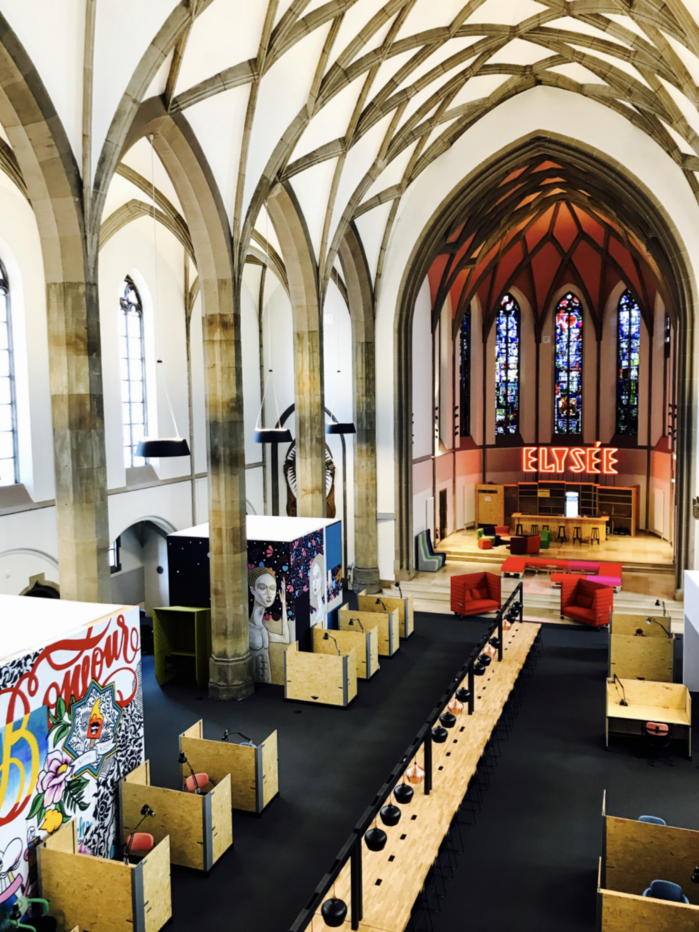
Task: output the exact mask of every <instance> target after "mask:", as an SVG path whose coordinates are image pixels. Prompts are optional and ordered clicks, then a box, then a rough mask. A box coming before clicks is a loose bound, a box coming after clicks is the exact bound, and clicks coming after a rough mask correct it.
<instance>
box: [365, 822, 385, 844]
mask: <svg viewBox="0 0 699 932" xmlns="http://www.w3.org/2000/svg"><path fill="white" fill-rule="evenodd" d="M364 841H365V842H366V846H367V848H368V849H369V851H383V849H384V848H385V847H386V842H387V841H388V835H387V834H386V832H384V830H383V829H382V828H379V827H378V826H377V825H376V824H374V827H373V828H370V829H369V831H368V832H367V833H366V834H365V835H364Z"/></svg>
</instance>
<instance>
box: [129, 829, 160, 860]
mask: <svg viewBox="0 0 699 932" xmlns="http://www.w3.org/2000/svg"><path fill="white" fill-rule="evenodd" d="M153 848H155V838H153V836H152V835H151V834H150V832H132V833H131V834H130V835H129V836H128V838H127V839H126V850H127V851H128V853H129V858H138V859H139V860H140V859H141V858H145V856H146V855H147V854H150V853H151V851H152V850H153Z"/></svg>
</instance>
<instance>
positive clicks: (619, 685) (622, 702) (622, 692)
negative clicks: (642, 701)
mask: <svg viewBox="0 0 699 932" xmlns="http://www.w3.org/2000/svg"><path fill="white" fill-rule="evenodd" d="M615 680H616V682H617V684H618V687H619V689H620V690H621V702H620V703H619V705H623V706H627V705H628V704H629V703H628V702H627V699H626V690H625V689H624V687H623V684H622V682H621V680H620V679H619V677H618V676H617V675H616V673H615V674H614V676H613V678H612V683H613V682H614V681H615Z"/></svg>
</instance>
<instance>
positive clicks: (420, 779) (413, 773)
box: [405, 763, 425, 786]
mask: <svg viewBox="0 0 699 932" xmlns="http://www.w3.org/2000/svg"><path fill="white" fill-rule="evenodd" d="M405 779H406V780H407V781H408V783H412V784H413V786H420V784H421V783H424V782H425V771H424V770H423V769H422V767H421V766H420V765H419V764H418V763H414V764H411V765H410V767H408V769H407V770H406V771H405Z"/></svg>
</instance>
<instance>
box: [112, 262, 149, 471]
mask: <svg viewBox="0 0 699 932" xmlns="http://www.w3.org/2000/svg"><path fill="white" fill-rule="evenodd" d="M119 305H120V307H121V313H120V315H119V357H120V358H119V365H120V367H121V408H122V426H123V430H124V465H125V466H126V468H127V469H128V468H129V467H131V466H143V465H144V464H145V463H146V462H147V460H145V459H144V458H143V457H141V456H136V448H137V446H138V442H139V440H142V439H143V438H144V437H145V436H146V425H147V417H146V358H145V357H146V354H145V345H144V338H143V306H142V305H141V298H140V296H139V293H138V291H137V290H136V286H135V285H134V283H133V282H132V281H131V279H130V278H128V277H127V278H126V279H125V281H124V284H123V286H122V291H121V298H120V299H119Z"/></svg>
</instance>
